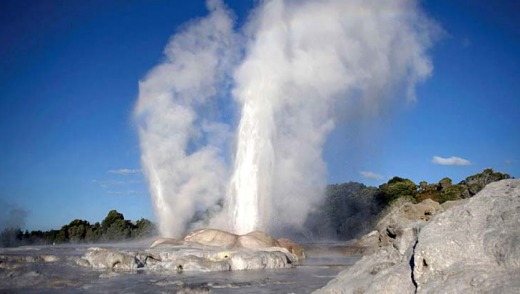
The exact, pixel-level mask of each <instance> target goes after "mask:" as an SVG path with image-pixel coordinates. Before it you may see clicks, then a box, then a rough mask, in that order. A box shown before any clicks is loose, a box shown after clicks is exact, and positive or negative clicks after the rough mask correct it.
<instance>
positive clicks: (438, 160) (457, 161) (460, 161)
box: [432, 156, 471, 165]
mask: <svg viewBox="0 0 520 294" xmlns="http://www.w3.org/2000/svg"><path fill="white" fill-rule="evenodd" d="M432 162H433V163H434V164H439V165H470V164H471V162H470V161H469V160H467V159H464V158H460V157H456V156H452V157H448V158H444V157H440V156H434V157H433V159H432Z"/></svg>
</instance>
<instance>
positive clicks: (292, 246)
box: [277, 238, 305, 259]
mask: <svg viewBox="0 0 520 294" xmlns="http://www.w3.org/2000/svg"><path fill="white" fill-rule="evenodd" d="M277 241H278V246H279V247H282V248H285V249H287V250H288V251H289V252H291V253H292V254H294V255H296V256H298V258H300V259H303V258H305V250H304V249H303V247H302V246H301V245H299V244H296V243H294V242H293V241H292V240H289V239H287V238H280V239H278V240H277Z"/></svg>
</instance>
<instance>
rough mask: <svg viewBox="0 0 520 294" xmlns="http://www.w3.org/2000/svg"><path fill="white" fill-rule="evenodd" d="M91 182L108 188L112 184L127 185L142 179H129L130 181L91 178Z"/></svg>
mask: <svg viewBox="0 0 520 294" xmlns="http://www.w3.org/2000/svg"><path fill="white" fill-rule="evenodd" d="M92 183H94V184H98V185H99V186H100V187H103V188H108V187H114V186H128V185H136V184H142V183H143V181H142V180H131V181H116V180H92Z"/></svg>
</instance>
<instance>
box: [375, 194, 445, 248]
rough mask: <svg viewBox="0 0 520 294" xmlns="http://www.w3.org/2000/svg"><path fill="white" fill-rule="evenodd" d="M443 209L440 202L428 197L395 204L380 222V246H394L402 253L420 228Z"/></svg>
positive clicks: (378, 225)
mask: <svg viewBox="0 0 520 294" xmlns="http://www.w3.org/2000/svg"><path fill="white" fill-rule="evenodd" d="M440 210H441V206H440V205H439V203H437V202H435V201H433V200H431V199H426V200H424V201H422V202H421V203H418V204H412V203H409V202H405V203H404V204H400V205H395V206H394V207H392V208H391V210H390V212H389V213H388V214H387V215H386V216H385V217H383V219H381V221H379V222H378V224H377V226H376V228H377V231H378V233H379V244H378V245H379V246H388V245H392V246H394V247H395V248H396V249H397V250H398V251H399V252H400V253H401V255H402V254H404V253H405V251H406V250H407V248H408V247H409V246H410V245H411V244H412V243H413V242H414V241H415V239H416V237H417V233H418V232H419V230H420V228H421V227H422V226H424V225H425V224H426V222H428V221H429V220H430V219H431V217H432V216H434V215H435V214H436V213H437V212H439V211H440Z"/></svg>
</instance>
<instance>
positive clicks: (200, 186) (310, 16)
mask: <svg viewBox="0 0 520 294" xmlns="http://www.w3.org/2000/svg"><path fill="white" fill-rule="evenodd" d="M207 7H208V10H209V15H208V16H206V17H204V18H201V19H197V20H195V21H191V22H190V23H189V24H188V25H186V26H183V29H182V30H181V31H179V32H177V33H176V34H174V35H173V37H172V38H171V40H170V42H169V44H168V45H167V47H166V49H165V55H166V57H167V59H166V60H165V61H164V62H163V63H162V64H160V65H158V66H156V67H155V68H154V69H152V70H151V71H150V73H148V75H147V76H146V78H145V79H144V80H143V81H141V82H140V88H139V100H138V103H137V105H136V110H135V117H136V121H137V125H138V128H139V136H140V140H141V150H142V164H143V169H144V170H145V172H146V175H147V177H148V179H149V183H150V191H151V194H152V199H153V203H154V206H155V210H156V214H157V217H158V221H159V224H160V230H161V233H162V235H164V236H179V235H180V234H181V233H182V232H184V231H185V230H186V229H192V228H188V227H189V226H194V227H196V226H202V225H209V226H212V227H215V228H221V229H224V230H230V231H233V232H236V233H239V234H243V233H247V232H249V231H252V230H264V231H268V232H273V231H277V230H280V229H281V228H296V229H297V228H299V227H300V226H301V225H302V224H303V222H304V221H305V218H306V216H307V214H308V212H309V211H310V210H311V209H312V207H313V206H314V205H315V204H316V203H317V202H318V201H319V200H320V197H321V195H322V194H323V193H322V192H323V189H324V187H325V184H326V182H325V181H326V173H327V169H326V163H325V162H324V161H323V159H322V151H323V146H324V144H325V141H326V140H327V135H328V134H329V132H330V131H331V130H333V129H334V127H335V120H336V119H337V118H336V117H335V115H337V114H338V113H339V114H340V115H341V111H337V109H336V108H337V106H338V105H347V106H348V105H349V103H348V102H349V101H351V100H352V101H354V100H356V101H357V103H356V105H363V106H364V108H363V109H359V112H363V111H366V110H369V111H370V112H372V113H373V111H374V109H378V108H380V107H384V106H385V105H388V104H389V103H386V101H388V100H391V99H395V98H396V97H399V96H401V93H403V92H404V93H406V95H407V97H408V98H409V99H412V100H413V99H415V95H414V88H415V85H416V83H417V82H419V81H421V80H423V79H425V78H426V77H428V76H429V75H430V73H431V70H432V66H431V62H430V59H429V57H428V56H427V52H426V51H427V49H428V48H429V46H430V45H431V37H432V33H433V32H434V31H435V30H436V26H435V25H434V24H433V23H432V22H431V21H430V20H429V19H428V18H427V17H426V16H425V15H424V14H423V13H422V12H421V10H420V7H419V6H418V3H417V2H416V1H411V0H390V1H362V0H351V1H348V0H325V1H289V0H287V1H282V0H278V1H275V0H273V1H262V2H261V3H260V4H259V6H258V7H257V8H255V10H254V11H253V12H252V13H251V15H250V17H249V18H248V22H247V23H246V24H245V25H244V26H243V28H238V29H237V28H234V24H233V21H232V19H233V16H232V13H231V12H230V10H229V9H228V8H226V7H225V5H224V4H223V3H222V2H220V1H208V2H207ZM359 101H362V103H361V104H360V103H359ZM235 109H237V110H238V111H234V110H235ZM236 112H238V116H239V119H235V118H234V117H235V114H236ZM235 121H236V122H235ZM230 138H235V139H236V140H235V143H234V144H229V141H230ZM223 199H224V200H225V201H224V202H223V203H224V208H223V209H221V207H220V206H219V205H216V204H217V203H219V201H221V200H223ZM195 212H199V213H198V215H199V216H200V215H202V216H204V217H202V218H201V217H199V218H197V221H198V222H195V220H194V219H193V216H194V214H195Z"/></svg>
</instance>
